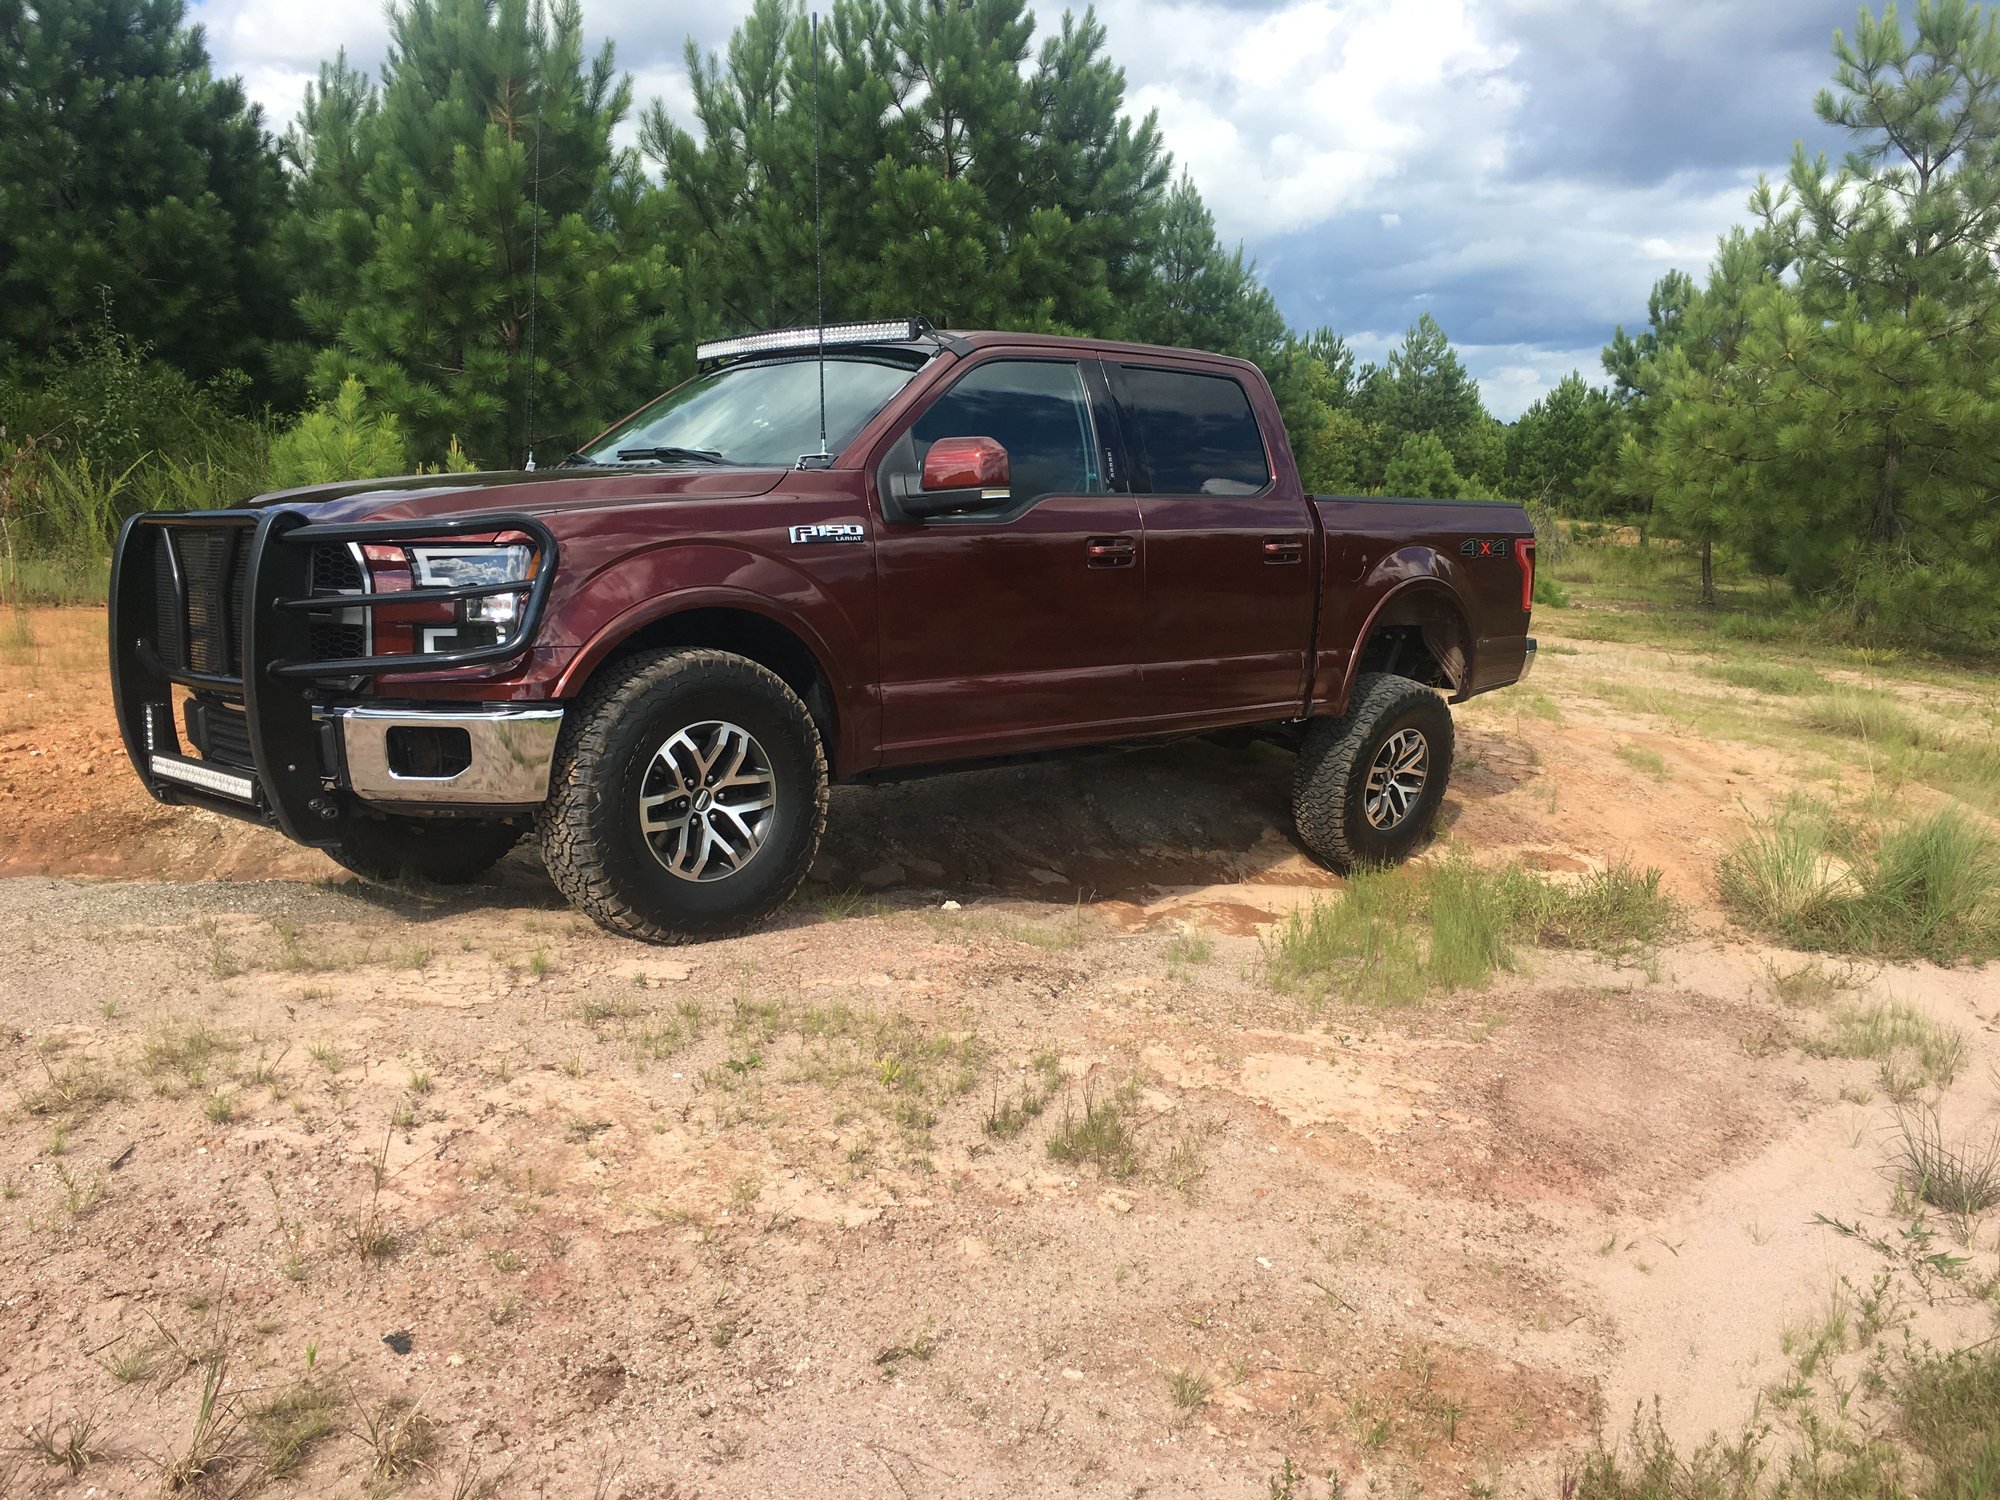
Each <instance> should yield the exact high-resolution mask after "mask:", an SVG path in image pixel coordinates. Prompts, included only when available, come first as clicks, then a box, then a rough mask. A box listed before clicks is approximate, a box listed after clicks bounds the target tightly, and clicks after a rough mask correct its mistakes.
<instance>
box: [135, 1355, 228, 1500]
mask: <svg viewBox="0 0 2000 1500" xmlns="http://www.w3.org/2000/svg"><path fill="white" fill-rule="evenodd" d="M227 1371H228V1365H227V1362H226V1361H225V1360H224V1359H222V1357H221V1356H220V1355H218V1356H216V1357H215V1358H213V1359H210V1360H209V1361H208V1362H207V1365H206V1367H205V1368H204V1369H203V1371H202V1379H201V1395H200V1396H199V1398H198V1399H197V1401H196V1403H195V1416H194V1426H193V1429H192V1430H191V1431H190V1432H189V1434H188V1439H187V1441H186V1442H185V1443H183V1444H181V1445H180V1446H179V1447H178V1448H176V1449H175V1450H174V1451H173V1452H171V1453H168V1454H166V1455H164V1456H162V1457H161V1458H159V1459H157V1460H155V1462H156V1463H157V1464H158V1466H159V1470H160V1482H161V1484H162V1486H163V1487H164V1488H165V1489H167V1490H169V1491H171V1492H174V1493H180V1492H183V1491H187V1490H193V1489H197V1488H201V1487H203V1486H206V1485H208V1484H210V1483H211V1482H212V1481H213V1480H214V1479H215V1477H216V1476H217V1475H218V1474H219V1473H220V1472H221V1471H222V1470H223V1469H225V1468H227V1467H228V1466H229V1465H230V1464H232V1463H233V1462H235V1461H236V1459H237V1458H238V1456H239V1455H240V1452H241V1446H242V1445H241V1438H242V1429H241V1423H240V1422H239V1421H238V1418H237V1415H236V1404H235V1402H234V1400H233V1399H232V1398H231V1397H230V1396H229V1395H228V1394H227V1392H226V1390H225V1386H226V1384H227Z"/></svg>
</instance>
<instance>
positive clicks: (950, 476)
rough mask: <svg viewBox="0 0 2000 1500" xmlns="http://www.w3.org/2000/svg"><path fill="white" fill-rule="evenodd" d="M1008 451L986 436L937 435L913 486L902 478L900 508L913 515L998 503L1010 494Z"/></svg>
mask: <svg viewBox="0 0 2000 1500" xmlns="http://www.w3.org/2000/svg"><path fill="white" fill-rule="evenodd" d="M1012 483H1013V479H1012V475H1011V474H1010V473H1009V470H1008V465H1007V450H1006V449H1005V448H1003V447H1001V446H1000V445H999V444H998V443H996V442H995V441H994V440H993V439H992V438H989V437H951V438H939V439H938V440H937V441H936V442H934V443H932V444H931V447H930V451H929V452H928V453H926V454H925V455H924V469H923V474H922V476H921V477H920V479H919V480H918V483H917V485H916V487H914V488H910V487H908V481H907V480H905V481H904V487H903V489H902V493H901V494H900V495H898V497H897V498H898V500H899V501H900V502H901V505H902V509H903V511H904V512H905V513H906V514H908V515H910V516H916V517H922V516H942V515H947V514H949V513H950V512H952V511H955V510H972V509H976V508H977V507H979V506H984V505H998V504H1000V503H1001V502H1003V501H1005V500H1007V499H1008V498H1009V497H1010V496H1011V495H1012V494H1013V489H1012Z"/></svg>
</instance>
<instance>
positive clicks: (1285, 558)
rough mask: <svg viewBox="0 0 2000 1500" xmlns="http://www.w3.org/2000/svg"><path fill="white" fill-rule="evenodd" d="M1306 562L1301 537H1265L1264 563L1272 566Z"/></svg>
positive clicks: (1304, 548)
mask: <svg viewBox="0 0 2000 1500" xmlns="http://www.w3.org/2000/svg"><path fill="white" fill-rule="evenodd" d="M1305 560H1306V544H1305V539H1304V538H1303V537H1296V536H1267V537H1265V538H1264V561H1265V562H1267V563H1270V564H1272V565H1273V566H1282V565H1283V564H1285V563H1301V562H1304V561H1305Z"/></svg>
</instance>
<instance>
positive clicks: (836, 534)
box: [792, 521, 867, 542]
mask: <svg viewBox="0 0 2000 1500" xmlns="http://www.w3.org/2000/svg"><path fill="white" fill-rule="evenodd" d="M866 536H867V533H866V532H865V531H863V530H862V528H861V527H860V526H859V525H858V524H856V523H855V522H853V521H827V522H823V523H821V524H820V525H818V526H794V527H793V528H792V540H793V541H794V542H859V541H863V540H865V539H866Z"/></svg>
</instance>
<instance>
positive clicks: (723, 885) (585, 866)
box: [535, 650, 827, 943]
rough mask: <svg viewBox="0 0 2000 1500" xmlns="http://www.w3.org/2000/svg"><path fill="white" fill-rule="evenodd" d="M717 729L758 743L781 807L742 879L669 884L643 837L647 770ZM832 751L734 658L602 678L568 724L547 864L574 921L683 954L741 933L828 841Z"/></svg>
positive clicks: (548, 819) (646, 660)
mask: <svg viewBox="0 0 2000 1500" xmlns="http://www.w3.org/2000/svg"><path fill="white" fill-rule="evenodd" d="M713 721H721V722H724V723H727V724H729V725H735V726H741V728H742V729H743V730H745V731H747V733H748V734H749V735H750V736H752V737H753V739H754V740H755V742H756V745H757V747H758V748H759V749H760V750H761V751H762V753H763V755H764V757H765V758H766V759H767V761H768V763H769V769H770V773H771V776H772V784H773V791H774V795H775V797H776V807H775V811H774V815H773V818H772V820H771V823H770V826H769V829H768V832H767V833H766V834H765V836H764V838H763V841H762V843H761V844H759V845H758V846H757V848H756V849H755V851H754V853H753V854H752V855H750V856H749V857H748V858H747V860H746V862H745V864H744V866H743V868H742V869H741V870H740V871H738V872H736V873H733V874H728V875H725V876H723V877H721V878H715V879H710V880H706V881H701V882H697V881H694V880H689V879H682V878H679V877H677V876H675V875H674V874H672V873H670V872H669V870H668V869H667V867H666V866H665V865H664V864H663V863H662V862H661V859H660V858H659V857H658V856H656V855H655V853H654V851H653V848H652V847H651V845H650V844H649V843H648V840H647V838H646V836H645V834H644V833H643V832H642V831H641V829H640V826H639V803H640V798H641V795H642V790H643V788H644V786H645V784H646V775H647V772H648V768H649V767H650V766H651V765H652V763H653V761H654V758H655V752H656V751H657V750H658V749H659V748H660V746H662V745H663V744H664V743H665V742H666V741H668V740H669V739H670V738H672V737H673V736H674V735H676V734H677V733H679V732H680V731H682V730H685V729H687V728H689V727H690V726H694V725H700V724H705V723H710V722H713ZM826 805H827V772H826V753H825V751H824V749H823V748H822V747H821V745H820V738H819V730H818V729H817V727H816V726H815V725H814V723H813V718H812V715H811V714H810V713H808V712H807V711H806V706H805V704H803V703H801V702H800V701H799V698H798V695H797V694H796V693H794V692H793V691H792V690H791V689H790V688H789V687H787V686H786V685H785V683H784V681H783V680H782V679H781V678H779V677H778V675H777V674H776V673H774V672H772V671H769V670H768V669H766V668H764V667H761V666H759V665H758V664H757V663H756V662H753V661H750V660H748V659H746V658H744V657H741V656H735V655H732V654H731V653H729V652H726V651H706V650H703V651H673V650H666V651H649V652H644V653H641V654H638V655H635V656H632V657H630V658H628V659H627V660H625V661H622V662H619V663H617V664H616V665H614V666H612V667H610V668H607V669H606V670H605V671H604V672H602V673H601V674H599V676H598V677H597V679H596V680H595V681H593V682H592V683H591V685H590V687H589V689H588V690H587V691H586V692H585V694H584V695H583V697H582V698H581V699H580V700H579V701H578V702H577V703H576V704H575V705H574V706H572V707H571V709H570V711H569V713H568V714H567V715H565V716H564V720H563V731H562V736H561V738H560V739H559V740H558V741H557V743H556V759H555V767H554V773H553V775H552V776H551V778H550V784H549V798H548V801H547V802H546V803H545V804H543V806H542V809H541V811H540V812H539V813H538V814H537V815H536V818H535V828H536V831H537V833H538V834H539V835H540V838H541V844H542V860H543V862H544V863H545V864H546V865H547V866H548V871H549V876H550V878H551V879H552V880H554V881H555V883H556V887H557V889H559V890H560V891H561V892H562V893H563V895H564V896H566V897H568V898H569V900H570V903H571V904H572V905H574V906H575V907H576V908H577V910H578V911H581V912H582V913H583V914H584V915H585V916H587V917H589V918H590V919H591V920H592V921H593V922H596V923H597V924H598V925H599V926H600V927H604V928H606V929H608V930H610V931H612V932H616V933H620V934H622V935H624V936H626V937H634V938H639V939H641V940H643V941H645V942H650V943H685V942H690V941H693V940H695V939H699V938H704V937H713V936H718V935H721V934H725V933H731V932H740V931H742V930H743V929H744V928H747V927H750V926H752V925H753V924H755V923H756V922H758V921H759V920H761V919H762V918H764V917H766V916H768V915H769V914H770V913H771V912H773V911H775V910H776V909H777V908H778V907H780V906H782V905H783V904H784V903H785V902H786V901H787V900H789V899H790V897H791V895H792V893H793V892H794V891H795V890H797V889H798V886H799V882H800V881H801V880H803V879H804V878H805V874H806V871H807V869H808V868H809V867H810V866H811V864H812V861H813V856H814V854H816V853H817V852H818V850H819V841H820V835H821V834H822V833H823V832H824V831H825V829H826Z"/></svg>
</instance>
